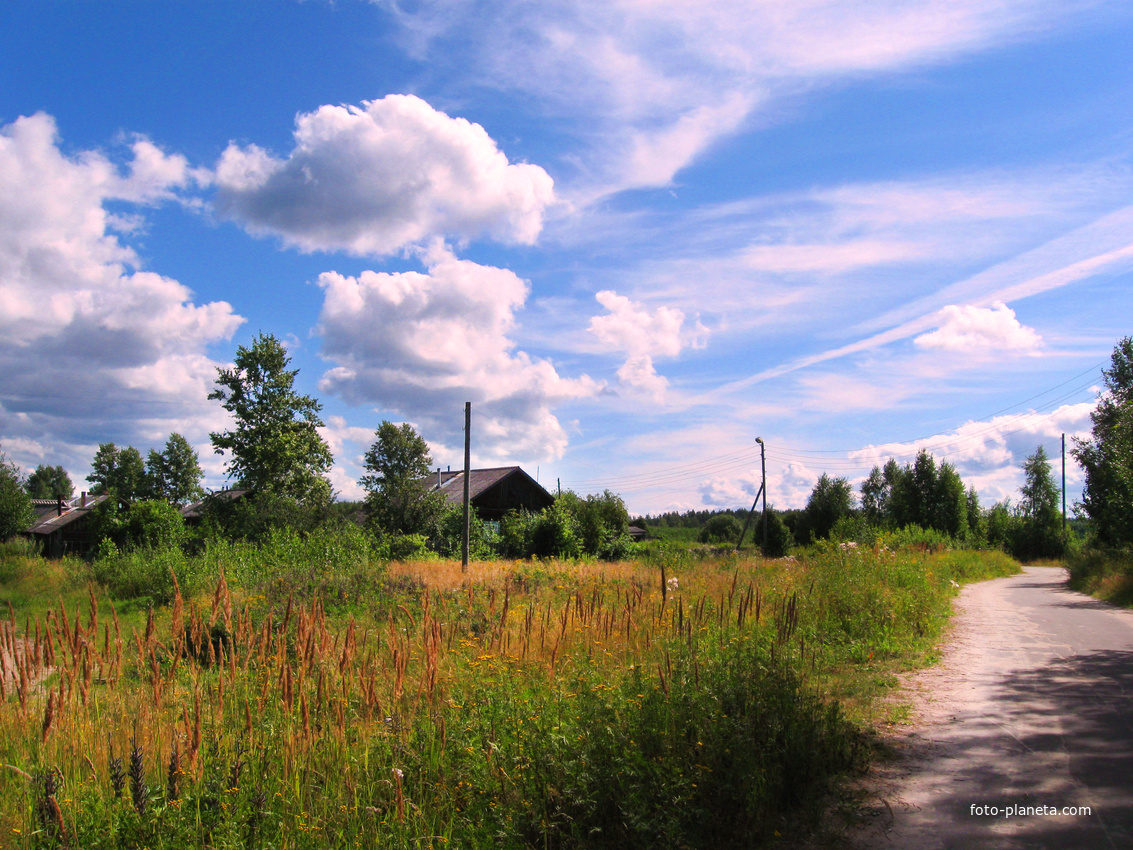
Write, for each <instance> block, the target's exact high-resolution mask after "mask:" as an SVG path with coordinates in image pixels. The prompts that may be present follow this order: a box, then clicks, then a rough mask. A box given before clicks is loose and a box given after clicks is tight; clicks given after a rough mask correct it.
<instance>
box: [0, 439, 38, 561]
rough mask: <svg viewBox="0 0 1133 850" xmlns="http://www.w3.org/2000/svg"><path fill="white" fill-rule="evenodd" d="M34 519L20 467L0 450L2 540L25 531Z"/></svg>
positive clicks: (0, 522)
mask: <svg viewBox="0 0 1133 850" xmlns="http://www.w3.org/2000/svg"><path fill="white" fill-rule="evenodd" d="M34 519H35V512H34V511H33V510H32V504H31V496H29V495H28V494H27V491H26V490H25V489H24V487H23V482H22V481H21V476H20V468H19V467H18V466H16V465H15V464H14V463H12V462H11V461H9V460H8V458H7V457H6V456H5V455H4V453H3V452H2V451H0V540H7V539H8V538H9V537H13V536H15V535H16V534H18V533H19V532H21V531H25V530H26V529H27V528H28V526H30V525H31V523H32V520H34Z"/></svg>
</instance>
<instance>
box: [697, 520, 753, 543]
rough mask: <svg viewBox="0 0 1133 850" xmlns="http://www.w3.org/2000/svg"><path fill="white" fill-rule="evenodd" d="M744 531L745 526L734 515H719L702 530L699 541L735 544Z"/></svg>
mask: <svg viewBox="0 0 1133 850" xmlns="http://www.w3.org/2000/svg"><path fill="white" fill-rule="evenodd" d="M743 530H744V527H743V524H742V523H741V522H740V521H739V520H738V519H736V518H735V517H734V516H732V514H717V515H716V516H714V517H712V519H710V520H708V522H706V523H705V524H704V528H702V529H700V534H699V535H698V536H697V540H699V541H700V542H701V543H716V544H720V543H735V542H736V541H737V540H739V539H740V532H741V531H743Z"/></svg>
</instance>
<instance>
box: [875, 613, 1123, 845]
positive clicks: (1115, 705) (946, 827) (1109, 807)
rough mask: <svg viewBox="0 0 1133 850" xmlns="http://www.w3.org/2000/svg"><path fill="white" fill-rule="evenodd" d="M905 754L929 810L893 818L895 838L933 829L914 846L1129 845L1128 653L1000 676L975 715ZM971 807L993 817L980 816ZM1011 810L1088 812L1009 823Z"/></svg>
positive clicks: (917, 743)
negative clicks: (991, 810)
mask: <svg viewBox="0 0 1133 850" xmlns="http://www.w3.org/2000/svg"><path fill="white" fill-rule="evenodd" d="M1071 604H1073V603H1071ZM1099 604H1100V603H1099ZM907 747H908V751H909V755H910V756H911V757H912V759H913V760H914V763H916V764H919V765H921V769H922V770H923V774H920V775H918V777H917V779H916V782H917V784H918V786H920V788H921V790H923V791H927V792H928V794H929V795H928V796H927V797H926V798H925V799H928V800H931V801H932V802H931V807H932V809H933V810H932V811H925V810H923V809H921V810H919V811H914V812H910V813H909V815H908V817H907V819H904V820H905V821H906V822H905V823H904V824H902V822H901V820H902V819H899V820H898V823H897V829H896V830H895V833H896V834H895V835H894V836H893V837H894V838H897V839H901V838H902V833H905V835H904V838H909V837H910V836H911V834H915V833H916V832H917V830H918V829H922V830H923V829H925V828H928V827H929V825H931V824H936V825H937V827H938V828H939V830H940V831H939V832H937V833H936V834H935V835H933V836H932V838H933V839H934V840H933V841H932V844H931V845H927V844H925V845H921V846H934V847H944V848H957V850H959V848H965V849H966V848H1091V850H1093V848H1110V847H1112V848H1129V847H1133V653H1130V652H1125V651H1121V652H1118V651H1099V652H1092V653H1088V654H1083V655H1076V656H1073V657H1070V658H1066V659H1062V660H1056V661H1054V662H1053V663H1051V664H1048V665H1046V666H1043V667H1042V668H1039V669H1034V670H1027V671H1025V672H1018V673H1014V674H1008V675H1006V676H1004V677H1003V678H1001V679H1000V680H999V682H998V683H997V684H996V685H994V686H993V687H992V690H991V693H990V700H988V701H987V702H986V703H985V707H984V710H982V711H981V712H980V713H976V712H975V711H973V712H969V713H966V714H961V715H958V716H956V717H955V718H954V722H953V723H949V724H947V725H946V726H945V727H943V729H942V730H941V731H940V733H939V734H936V733H934V734H933V736H932V739H931V740H930V739H918V738H916V737H914V738H913V739H912V740H910V741H908V742H907ZM972 806H988V807H995V808H996V809H998V810H999V814H998V816H996V815H990V814H989V815H984V816H978V815H975V814H973V812H972ZM1008 806H1048V807H1054V808H1056V809H1059V810H1061V809H1062V808H1063V807H1068V806H1074V807H1083V806H1089V807H1090V810H1091V811H1090V814H1088V815H1065V816H1063V815H1058V816H1039V815H1027V816H1017V817H1011V818H1007V817H1005V816H1004V812H1005V809H1006V807H1008ZM878 846H881V845H878ZM887 846H894V847H904V846H917V845H916V844H915V843H914V844H909V845H906V844H905V843H902V841H901V840H897V841H895V842H894V843H893V844H889V845H887Z"/></svg>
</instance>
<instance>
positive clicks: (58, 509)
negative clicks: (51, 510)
mask: <svg viewBox="0 0 1133 850" xmlns="http://www.w3.org/2000/svg"><path fill="white" fill-rule="evenodd" d="M55 516H63V497H62V496H60V497H59V498H58V500H57V502H56V504H55Z"/></svg>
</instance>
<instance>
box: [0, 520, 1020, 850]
mask: <svg viewBox="0 0 1133 850" xmlns="http://www.w3.org/2000/svg"><path fill="white" fill-rule="evenodd" d="M890 542H891V543H893V544H894V545H895V546H897V541H896V540H892V541H890ZM1014 569H1016V567H1015V564H1014V562H1013V561H1011V560H1010V559H1009V558H1007V557H1006V556H1004V555H1002V554H998V553H986V552H985V553H977V552H973V551H932V550H931V549H930V547H925V546H919V545H918V546H912V547H909V546H905V547H900V546H897V548H893V547H892V546H889V545H887V544H885V543H881V544H880V545H878V546H877V547H875V548H865V547H860V546H853V545H849V544H838V543H830V544H821V545H818V546H815V547H812V548H810V549H808V550H805V551H800V552H799V553H798V554H797V555H796V556H795V557H793V558H791V559H778V560H764V559H762V558H759V557H754V556H742V557H741V556H735V555H725V556H717V557H708V558H699V559H698V558H694V557H692V556H691V554H690V553H688V552H684V551H681V550H679V549H675V548H672V547H663V546H662V547H657V548H655V549H653V550H652V552H651V553H650V554H649V555H648V556H647V557H641V558H636V559H630V560H623V561H618V562H603V561H598V560H592V559H583V560H547V561H538V560H535V561H518V562H515V561H505V560H494V561H480V562H474V563H473V565H472V570H471V571H470V573H468V574H466V575H464V574H462V573H461V572H460V565H459V562H453V561H441V560H435V559H434V560H427V561H422V562H401V563H396V562H395V563H389V562H388V561H387V560H385V558H384V557H382V556H381V554H380V553H379V552H378V551H377V550H376V549H375V547H374V544H373V538H372V537H371V536H369V535H367V534H365V533H364V532H362V531H361V530H359V531H358V532H357V533H346V534H343V533H334V534H331V533H325V532H317V533H313V534H307V535H305V536H304V535H300V534H298V533H296V532H294V531H287V530H284V531H279V532H277V533H275V534H272V535H269V537H268V538H267V539H265V540H263V541H261V542H248V541H219V540H218V541H213V542H210V543H209V544H208V545H207V546H204V547H203V548H202V549H201V550H200V551H198V552H196V553H194V554H189V553H186V552H185V550H183V549H181V548H179V547H172V546H165V547H162V548H157V549H148V550H135V551H134V552H131V553H128V554H123V553H118V554H117V555H113V556H106V557H103V558H96V559H95V560H94V561H93V562H90V563H88V562H85V561H79V560H63V561H54V562H47V561H44V560H42V559H40V558H38V557H37V556H35V555H34V554H33V553H30V552H28V551H27V550H26V547H21V545H20V544H7V546H6V547H5V549H4V550H3V557H2V560H0V608H3V609H5V610H6V611H7V617H5V618H4V620H3V623H2V625H0V640H2V643H3V647H4V655H3V658H4V666H3V668H2V670H3V676H2V679H0V681H2V682H3V686H4V690H3V694H2V696H0V764H3V765H5V767H4V768H3V769H0V846H8V847H19V848H32V847H35V848H39V847H83V848H98V847H123V848H124V847H135V848H140V847H148V848H159V847H169V848H172V847H185V846H204V845H208V846H211V847H214V848H237V847H239V848H248V847H264V848H266V847H282V846H286V847H295V848H298V847H320V848H321V847H356V846H361V847H373V846H381V847H387V846H388V847H446V846H455V847H517V848H518V847H654V846H686V847H706V848H707V847H713V848H715V847H741V846H742V847H753V846H775V845H776V844H777V843H780V842H781V841H783V840H786V839H788V838H791V837H792V836H793V837H797V835H798V831H799V830H800V829H801V828H802V827H801V826H800V824H801V823H803V822H804V821H805V819H806V814H807V812H808V811H810V810H812V809H813V807H814V805H815V803H816V801H817V800H818V799H819V798H820V797H821V795H822V793H823V791H824V790H825V789H826V788H828V787H829V784H830V782H831V781H833V779H834V778H835V777H837V776H838V775H840V774H843V773H845V772H847V771H850V770H853V769H855V768H856V767H860V766H861V765H862V764H863V763H864V760H865V759H866V758H867V757H868V750H867V747H866V743H865V742H866V739H865V737H864V735H863V730H864V729H865V728H867V726H868V723H869V721H870V720H871V719H876V718H874V717H873V712H874V711H875V710H877V709H876V708H875V705H874V702H873V700H874V697H875V696H876V695H877V694H878V693H880V692H884V690H885V688H886V687H887V686H888V685H889V683H891V682H892V672H893V671H894V670H895V669H898V668H901V667H905V666H908V665H910V664H915V663H917V662H918V661H920V660H921V659H922V658H923V657H924V655H925V653H927V652H929V651H930V649H931V646H932V641H933V639H934V638H935V637H936V636H937V635H938V634H939V631H940V629H941V627H942V625H943V623H944V622H945V619H946V616H947V613H948V610H949V599H950V597H951V596H952V595H953V593H954V592H955V590H956V587H957V586H958V585H959V584H961V583H963V582H965V581H969V580H974V579H979V578H986V577H989V576H992V575H1002V574H1007V573H1009V572H1012V571H1013V570H1014Z"/></svg>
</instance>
